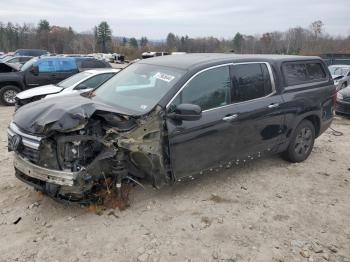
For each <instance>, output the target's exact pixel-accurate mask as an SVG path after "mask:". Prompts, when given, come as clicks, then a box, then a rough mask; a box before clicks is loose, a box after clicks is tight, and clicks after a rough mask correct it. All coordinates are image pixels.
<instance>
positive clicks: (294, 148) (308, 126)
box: [283, 120, 315, 163]
mask: <svg viewBox="0 0 350 262" xmlns="http://www.w3.org/2000/svg"><path fill="white" fill-rule="evenodd" d="M314 142H315V127H314V125H313V124H312V123H311V122H310V121H309V120H303V121H301V122H300V124H299V125H298V126H297V128H296V129H295V131H294V133H293V136H292V139H291V141H290V144H289V146H288V148H287V150H286V151H285V152H284V153H283V157H284V158H285V159H286V160H288V161H289V162H292V163H299V162H303V161H304V160H306V159H307V158H308V157H309V155H310V154H311V151H312V148H313V147H314Z"/></svg>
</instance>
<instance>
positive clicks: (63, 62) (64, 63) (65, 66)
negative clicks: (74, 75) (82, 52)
mask: <svg viewBox="0 0 350 262" xmlns="http://www.w3.org/2000/svg"><path fill="white" fill-rule="evenodd" d="M55 66H56V70H57V72H69V71H74V70H76V69H77V66H76V64H75V62H74V60H73V59H56V60H55Z"/></svg>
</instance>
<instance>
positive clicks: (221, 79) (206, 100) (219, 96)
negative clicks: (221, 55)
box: [171, 66, 231, 110]
mask: <svg viewBox="0 0 350 262" xmlns="http://www.w3.org/2000/svg"><path fill="white" fill-rule="evenodd" d="M230 87H231V81H230V68H229V66H221V67H217V68H213V69H209V70H206V71H204V72H202V73H200V74H199V75H197V76H195V77H194V78H193V79H192V80H191V81H190V82H189V83H188V84H187V85H186V86H185V88H184V89H183V90H182V91H181V93H179V94H178V96H177V97H176V98H175V99H174V101H173V102H172V104H171V108H175V106H177V105H179V104H195V105H198V106H200V107H201V108H202V110H208V109H212V108H215V107H220V106H224V105H227V104H229V99H230V98H229V97H230Z"/></svg>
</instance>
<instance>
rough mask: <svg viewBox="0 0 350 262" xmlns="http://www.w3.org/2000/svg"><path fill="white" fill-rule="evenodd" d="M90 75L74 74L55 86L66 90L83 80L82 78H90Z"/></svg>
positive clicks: (86, 73) (83, 73)
mask: <svg viewBox="0 0 350 262" xmlns="http://www.w3.org/2000/svg"><path fill="white" fill-rule="evenodd" d="M91 75H92V74H91V73H88V72H81V73H78V74H75V75H73V76H71V77H69V78H67V79H65V80H63V81H61V82H59V83H58V84H57V86H59V87H62V88H68V87H71V86H72V85H74V84H76V83H78V82H80V81H81V80H83V79H84V78H87V77H89V76H91Z"/></svg>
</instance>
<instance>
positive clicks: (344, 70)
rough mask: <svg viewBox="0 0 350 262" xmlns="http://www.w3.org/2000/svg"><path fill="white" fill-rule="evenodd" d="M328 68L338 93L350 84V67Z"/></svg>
mask: <svg viewBox="0 0 350 262" xmlns="http://www.w3.org/2000/svg"><path fill="white" fill-rule="evenodd" d="M328 68H329V71H330V72H331V74H332V77H333V80H334V85H335V86H336V88H337V91H339V90H341V89H343V88H345V87H347V86H348V85H349V84H350V65H331V66H329V67H328Z"/></svg>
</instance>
